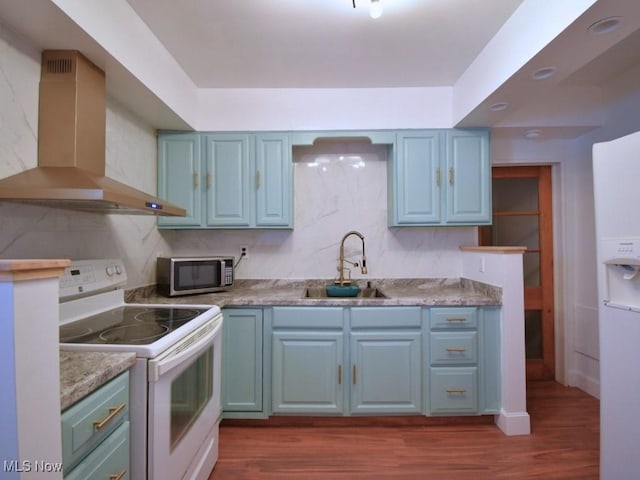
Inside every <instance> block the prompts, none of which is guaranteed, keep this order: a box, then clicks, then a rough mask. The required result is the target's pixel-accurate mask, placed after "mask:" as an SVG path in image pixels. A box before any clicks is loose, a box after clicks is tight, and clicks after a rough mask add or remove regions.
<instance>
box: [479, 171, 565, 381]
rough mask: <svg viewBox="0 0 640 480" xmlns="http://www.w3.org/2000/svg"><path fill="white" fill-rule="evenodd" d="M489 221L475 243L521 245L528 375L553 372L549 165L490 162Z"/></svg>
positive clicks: (543, 375)
mask: <svg viewBox="0 0 640 480" xmlns="http://www.w3.org/2000/svg"><path fill="white" fill-rule="evenodd" d="M491 176H492V184H493V186H492V194H493V224H492V225H490V226H486V227H480V228H479V231H478V234H479V243H480V245H485V246H490V245H495V246H524V247H526V250H525V253H524V255H523V274H524V278H523V280H524V310H525V311H524V319H525V352H526V365H527V380H553V379H554V378H555V341H554V300H553V213H552V190H551V186H552V185H551V166H548V165H541V166H508V167H507V166H505V167H499V166H496V167H493V168H492V175H491Z"/></svg>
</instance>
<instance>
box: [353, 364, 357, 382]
mask: <svg viewBox="0 0 640 480" xmlns="http://www.w3.org/2000/svg"><path fill="white" fill-rule="evenodd" d="M357 375H358V369H357V368H356V366H355V365H354V366H353V384H354V385H355V384H356V383H358V380H357V378H358V377H357Z"/></svg>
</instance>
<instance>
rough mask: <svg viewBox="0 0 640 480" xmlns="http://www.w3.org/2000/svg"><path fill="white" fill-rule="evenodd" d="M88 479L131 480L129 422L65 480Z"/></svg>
mask: <svg viewBox="0 0 640 480" xmlns="http://www.w3.org/2000/svg"><path fill="white" fill-rule="evenodd" d="M88 478H105V479H107V478H118V479H121V480H128V479H129V422H124V423H123V424H122V425H120V427H118V428H117V429H116V431H115V432H113V434H111V435H110V436H109V438H107V439H106V440H105V441H104V442H102V443H101V444H100V445H99V446H98V448H96V449H95V450H94V451H93V452H91V453H90V454H89V455H88V456H87V457H86V458H85V459H84V460H83V461H82V462H80V463H79V464H78V466H77V467H76V468H74V469H73V470H72V471H71V472H69V474H68V475H65V477H64V479H65V480H76V479H77V480H86V479H88Z"/></svg>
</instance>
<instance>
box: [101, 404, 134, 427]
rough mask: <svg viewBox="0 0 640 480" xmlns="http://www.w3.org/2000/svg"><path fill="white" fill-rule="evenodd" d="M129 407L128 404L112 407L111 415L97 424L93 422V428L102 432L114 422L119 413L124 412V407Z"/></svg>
mask: <svg viewBox="0 0 640 480" xmlns="http://www.w3.org/2000/svg"><path fill="white" fill-rule="evenodd" d="M126 406H127V402H123V403H121V404H120V405H118V406H117V407H111V408H110V409H109V415H107V416H106V417H105V418H103V419H102V420H96V421H95V422H93V426H94V427H95V429H96V430H100V429H102V428H104V426H105V425H106V424H107V423H109V422H110V421H111V420H113V417H115V416H116V415H117V414H118V413H120V412H121V411H122V410H124V407H126Z"/></svg>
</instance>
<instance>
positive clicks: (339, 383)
mask: <svg viewBox="0 0 640 480" xmlns="http://www.w3.org/2000/svg"><path fill="white" fill-rule="evenodd" d="M338 385H342V365H338Z"/></svg>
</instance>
